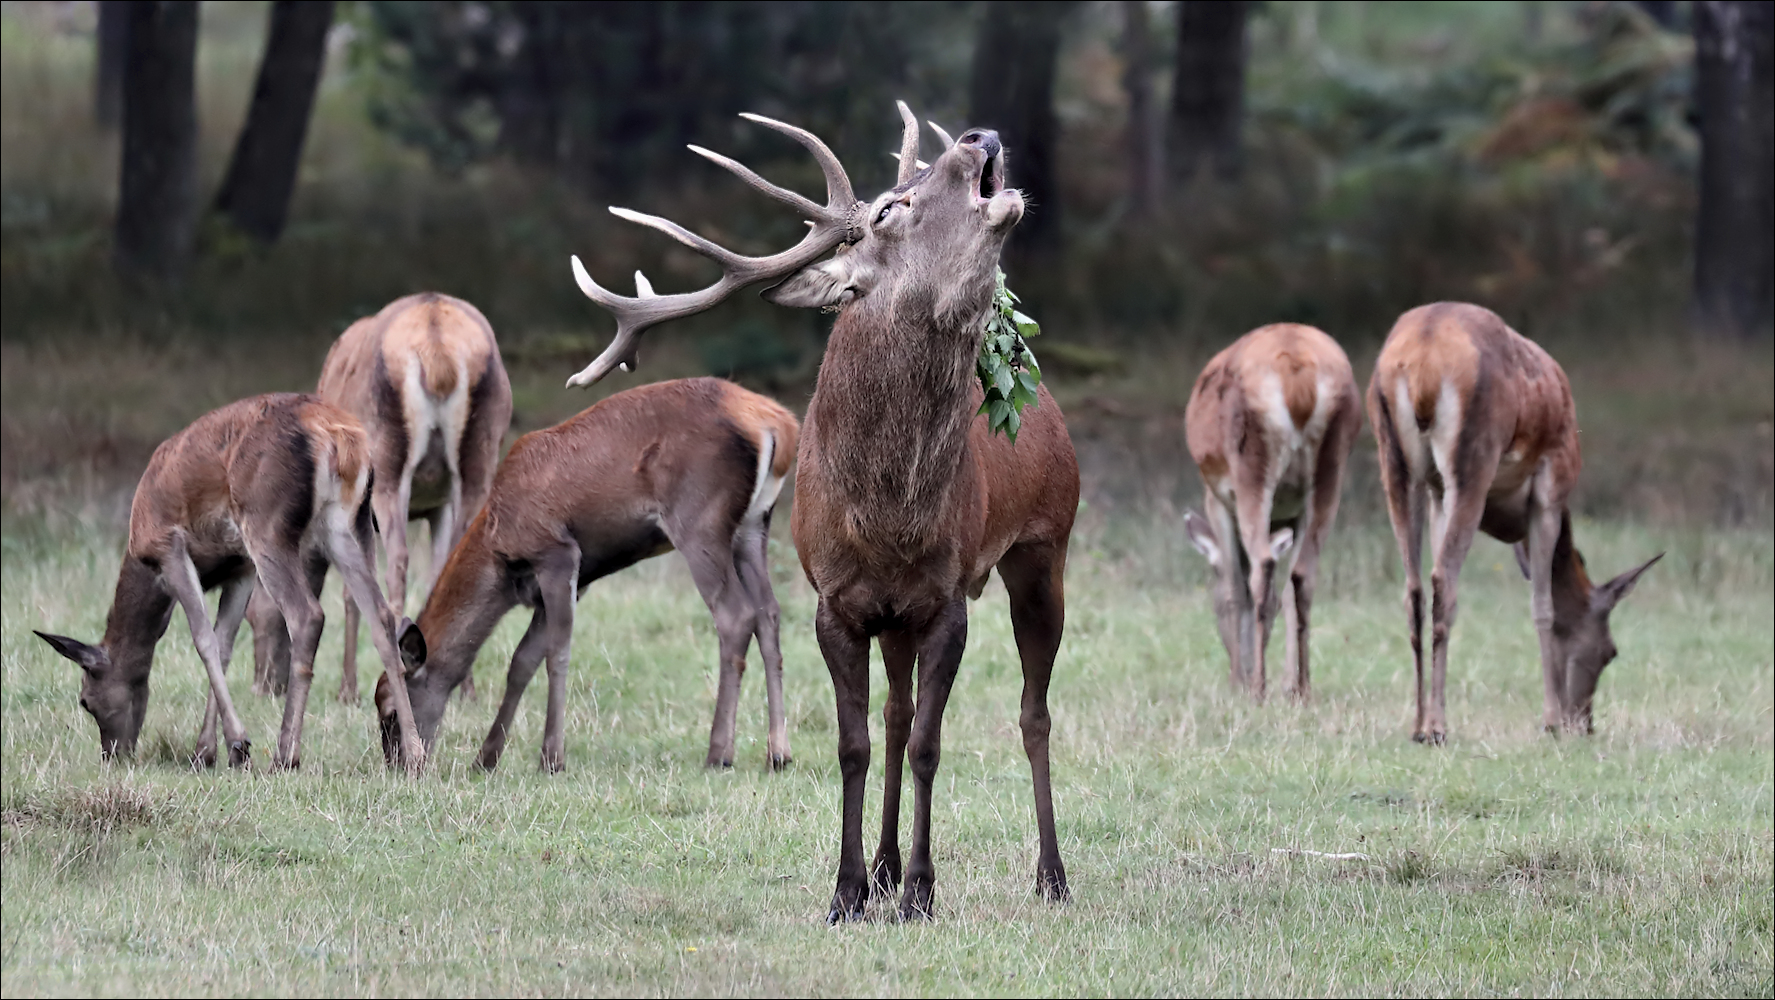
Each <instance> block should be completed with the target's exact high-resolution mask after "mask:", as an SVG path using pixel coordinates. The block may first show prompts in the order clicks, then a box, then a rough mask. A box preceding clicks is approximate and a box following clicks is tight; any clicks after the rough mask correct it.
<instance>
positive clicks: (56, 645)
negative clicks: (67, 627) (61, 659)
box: [32, 629, 111, 674]
mask: <svg viewBox="0 0 1775 1000" xmlns="http://www.w3.org/2000/svg"><path fill="white" fill-rule="evenodd" d="M32 631H34V632H35V631H36V630H35V629H33V630H32ZM36 635H37V638H39V639H42V640H43V641H44V642H47V643H49V648H51V649H53V650H55V651H56V652H58V653H60V654H62V655H63V656H65V657H67V658H68V659H70V660H73V661H74V662H75V663H78V664H80V669H82V670H84V671H86V672H87V673H89V674H94V673H98V672H99V671H100V670H102V669H104V668H105V667H107V666H109V665H110V663H111V657H109V656H107V655H106V654H105V651H104V650H103V649H101V648H100V647H98V646H89V645H87V644H86V643H84V642H81V641H80V640H79V639H70V638H68V637H67V636H65V635H50V634H48V633H47V632H36Z"/></svg>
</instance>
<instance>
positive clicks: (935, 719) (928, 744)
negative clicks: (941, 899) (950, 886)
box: [900, 597, 968, 920]
mask: <svg viewBox="0 0 1775 1000" xmlns="http://www.w3.org/2000/svg"><path fill="white" fill-rule="evenodd" d="M967 644H968V608H967V605H966V603H964V601H963V600H962V599H961V598H960V597H957V598H956V599H955V600H953V601H950V602H949V604H947V605H946V606H944V608H943V609H942V610H941V611H939V612H937V616H936V618H935V619H934V620H933V621H932V622H931V623H930V625H929V626H927V627H926V629H925V630H924V635H922V636H920V641H919V644H918V699H917V707H916V708H914V709H913V714H912V737H911V739H909V740H908V741H907V743H906V752H907V756H908V757H909V758H911V761H912V809H913V813H912V859H911V861H910V862H909V863H908V864H907V865H906V884H905V888H904V889H903V890H902V891H901V893H900V918H901V919H902V920H919V919H924V920H929V919H930V918H931V915H932V908H931V907H932V895H933V893H934V891H935V889H936V883H937V869H936V866H935V865H934V864H933V863H932V861H931V788H932V784H933V783H934V782H935V781H936V778H937V765H938V764H939V763H941V761H942V759H943V709H944V708H945V707H946V706H947V705H948V703H949V690H950V688H951V687H953V686H954V684H955V674H956V671H957V669H958V668H960V666H961V654H962V651H963V650H964V649H966V648H967Z"/></svg>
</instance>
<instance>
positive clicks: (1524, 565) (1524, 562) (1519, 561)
mask: <svg viewBox="0 0 1775 1000" xmlns="http://www.w3.org/2000/svg"><path fill="white" fill-rule="evenodd" d="M1510 548H1511V550H1512V551H1514V552H1515V553H1516V568H1517V569H1519V570H1522V578H1523V579H1524V580H1533V579H1534V574H1533V573H1531V572H1530V570H1529V563H1528V543H1527V542H1517V543H1516V544H1515V545H1512V546H1510Z"/></svg>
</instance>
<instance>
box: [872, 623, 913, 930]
mask: <svg viewBox="0 0 1775 1000" xmlns="http://www.w3.org/2000/svg"><path fill="white" fill-rule="evenodd" d="M880 641H881V661H882V665H883V666H884V667H886V670H887V682H888V696H887V703H886V704H884V705H883V706H882V707H881V718H882V722H883V724H884V728H885V729H886V731H887V756H886V758H885V759H884V760H883V762H882V763H883V765H884V766H883V774H882V792H881V843H880V844H879V845H878V846H877V847H876V848H875V860H874V861H872V862H871V863H870V865H869V872H870V882H869V892H870V894H871V895H875V894H881V895H884V896H885V895H887V894H888V893H891V892H893V891H894V890H895V889H898V888H899V887H900V876H901V873H902V869H901V864H900V783H901V780H902V778H903V774H902V771H904V769H905V763H906V741H907V739H908V738H910V736H911V735H912V718H913V715H912V669H913V667H914V666H915V665H916V664H917V660H918V647H917V646H916V645H914V644H913V638H912V635H911V634H910V633H907V632H903V631H900V630H898V629H893V630H889V631H886V632H883V633H881V636H880Z"/></svg>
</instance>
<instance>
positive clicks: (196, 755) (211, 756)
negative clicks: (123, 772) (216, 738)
mask: <svg viewBox="0 0 1775 1000" xmlns="http://www.w3.org/2000/svg"><path fill="white" fill-rule="evenodd" d="M107 759H109V758H107ZM215 766H216V745H215V744H214V743H212V744H210V745H209V746H207V747H198V748H197V750H196V751H194V752H193V753H192V754H191V770H193V771H207V770H209V769H210V768H212V767H215Z"/></svg>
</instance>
